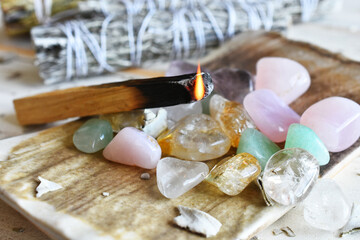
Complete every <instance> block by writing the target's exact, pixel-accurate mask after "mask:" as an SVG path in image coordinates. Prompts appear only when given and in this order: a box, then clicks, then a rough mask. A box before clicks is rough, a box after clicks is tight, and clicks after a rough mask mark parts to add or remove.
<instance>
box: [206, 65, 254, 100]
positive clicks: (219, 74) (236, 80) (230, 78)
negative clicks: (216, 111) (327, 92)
mask: <svg viewBox="0 0 360 240" xmlns="http://www.w3.org/2000/svg"><path fill="white" fill-rule="evenodd" d="M211 77H212V79H213V83H214V91H216V92H217V93H219V94H221V95H222V96H224V97H225V98H227V99H229V100H231V101H235V102H238V103H242V102H243V100H244V98H245V96H246V94H248V93H249V92H251V91H253V90H254V78H253V76H252V75H251V74H250V73H249V72H247V71H244V70H240V69H236V68H235V69H234V68H220V69H218V70H216V71H215V72H213V73H212V74H211Z"/></svg>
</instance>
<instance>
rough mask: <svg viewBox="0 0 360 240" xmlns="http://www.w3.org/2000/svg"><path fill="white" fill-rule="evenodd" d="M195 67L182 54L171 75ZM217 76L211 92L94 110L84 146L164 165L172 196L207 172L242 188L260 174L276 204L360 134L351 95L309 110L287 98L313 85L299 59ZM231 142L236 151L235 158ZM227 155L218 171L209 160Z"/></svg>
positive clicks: (226, 186) (358, 109) (162, 176)
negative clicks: (153, 104)
mask: <svg viewBox="0 0 360 240" xmlns="http://www.w3.org/2000/svg"><path fill="white" fill-rule="evenodd" d="M195 71H196V66H195V65H191V64H188V63H185V62H179V61H176V62H174V63H173V64H171V65H170V67H169V71H168V72H167V76H170V75H178V74H186V73H190V72H195ZM211 75H212V78H213V82H214V89H215V90H214V91H215V92H216V93H214V94H212V95H211V96H209V97H208V99H210V100H208V99H205V100H202V101H201V102H196V103H192V104H186V105H177V106H172V107H166V108H160V109H146V110H137V111H132V112H125V113H116V114H109V115H103V116H100V117H99V119H91V120H89V121H87V122H86V123H85V124H84V125H83V126H82V127H80V129H79V130H77V131H76V132H75V134H74V144H75V146H76V147H77V148H78V149H79V150H80V151H83V152H87V153H93V152H97V151H99V150H101V149H103V148H105V149H104V151H103V156H104V157H105V158H106V159H108V160H110V161H114V162H118V163H122V164H127V165H133V166H138V167H142V168H147V169H153V168H156V176H157V184H158V188H159V191H160V192H161V193H162V194H163V195H164V196H165V197H167V198H177V197H179V196H181V195H183V194H185V193H186V192H187V191H189V190H190V189H192V188H193V187H195V186H196V185H198V184H199V183H201V182H202V181H203V180H205V181H206V182H208V183H210V184H212V185H214V186H216V187H217V188H218V189H219V190H220V191H222V192H223V193H225V194H227V195H231V196H233V195H237V194H239V193H240V192H242V191H243V190H244V189H245V187H246V186H247V185H248V184H249V183H251V182H252V181H254V180H256V179H258V181H259V185H260V187H261V188H262V191H263V194H264V198H265V200H266V201H267V203H268V204H270V205H272V204H280V205H287V206H288V205H293V204H296V203H298V202H300V201H302V200H303V199H305V198H306V196H307V195H308V194H309V193H310V191H311V189H312V188H313V186H314V184H315V182H316V180H317V178H318V176H319V168H320V167H319V166H323V165H326V164H328V163H329V160H330V155H329V151H330V152H339V151H343V150H345V149H346V148H348V147H350V146H351V145H352V144H353V143H355V142H356V141H357V140H358V138H359V136H360V106H359V104H357V103H356V102H354V101H352V100H350V99H347V98H343V97H329V98H326V99H323V100H321V101H319V102H317V103H315V104H313V105H312V106H310V107H309V108H308V109H307V110H306V111H305V112H304V113H303V114H302V116H299V115H298V114H297V113H296V112H295V111H294V110H292V109H291V108H290V107H289V106H288V104H290V103H291V102H293V101H294V100H296V99H297V98H298V97H299V96H301V95H302V94H304V93H305V92H306V91H307V89H308V88H309V87H310V75H309V73H308V72H307V70H306V69H305V68H304V67H303V66H302V65H301V64H299V63H297V62H295V61H293V60H290V59H286V58H279V57H266V58H262V59H260V60H259V61H258V62H257V65H256V77H253V76H252V75H251V74H250V73H248V72H246V71H243V70H238V69H229V68H222V69H219V70H217V71H215V72H213V73H211ZM254 79H256V81H255V80H254ZM254 86H255V90H254ZM241 103H242V104H241ZM334 109H336V111H334ZM113 131H114V132H117V134H116V136H115V137H114V138H113ZM284 142H285V145H284V144H283V143H284ZM279 145H280V146H284V148H283V149H281V148H280V147H279ZM231 147H233V148H237V150H236V154H235V155H233V156H230V157H229V156H228V152H229V150H230V148H231ZM221 157H223V158H224V159H222V160H221V161H220V162H218V164H216V165H215V167H213V168H212V169H211V170H209V167H208V165H207V164H206V163H204V161H208V160H212V159H218V158H221Z"/></svg>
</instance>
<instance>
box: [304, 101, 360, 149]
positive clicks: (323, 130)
mask: <svg viewBox="0 0 360 240" xmlns="http://www.w3.org/2000/svg"><path fill="white" fill-rule="evenodd" d="M300 123H301V124H303V125H305V126H307V127H309V128H311V129H312V130H314V132H315V133H316V135H318V136H319V138H320V139H321V140H322V141H323V143H324V144H325V146H326V147H327V149H328V150H329V151H330V152H340V151H342V150H345V149H347V148H348V147H350V146H351V145H352V144H353V143H355V142H356V141H357V140H358V139H359V136H360V105H359V104H357V103H356V102H354V101H352V100H350V99H347V98H343V97H329V98H325V99H323V100H321V101H319V102H317V103H315V104H313V105H311V106H310V107H309V108H308V109H307V110H306V111H305V112H304V113H303V115H302V116H301V120H300Z"/></svg>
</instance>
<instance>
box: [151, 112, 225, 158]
mask: <svg viewBox="0 0 360 240" xmlns="http://www.w3.org/2000/svg"><path fill="white" fill-rule="evenodd" d="M157 140H158V142H159V144H160V146H161V150H162V153H163V155H168V156H175V157H178V158H181V159H186V160H194V161H204V160H210V159H214V158H217V157H221V156H223V155H225V154H226V153H227V152H228V151H229V149H230V146H231V143H230V139H229V138H228V137H227V135H226V134H225V133H224V132H223V130H222V129H221V128H220V126H219V124H218V123H217V122H216V121H215V120H214V119H212V118H211V117H210V116H208V115H205V114H193V115H189V116H187V117H186V118H184V119H182V120H180V121H179V122H178V123H177V124H176V125H175V126H173V127H172V128H171V129H170V130H168V131H166V132H165V133H163V134H161V135H160V136H159V137H158V139H157Z"/></svg>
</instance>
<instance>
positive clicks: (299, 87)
mask: <svg viewBox="0 0 360 240" xmlns="http://www.w3.org/2000/svg"><path fill="white" fill-rule="evenodd" d="M309 87H310V75H309V73H308V71H307V70H306V69H305V68H304V67H303V66H302V65H301V64H300V63H298V62H295V61H293V60H291V59H288V58H281V57H265V58H261V59H260V60H259V61H258V62H257V63H256V78H255V89H263V88H265V89H270V90H272V91H274V92H275V93H276V94H277V95H278V96H279V97H280V98H281V99H282V100H283V101H284V102H285V103H286V104H290V103H291V102H293V101H294V100H295V99H297V98H298V97H300V96H301V95H302V94H303V93H304V92H306V90H308V88H309Z"/></svg>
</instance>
